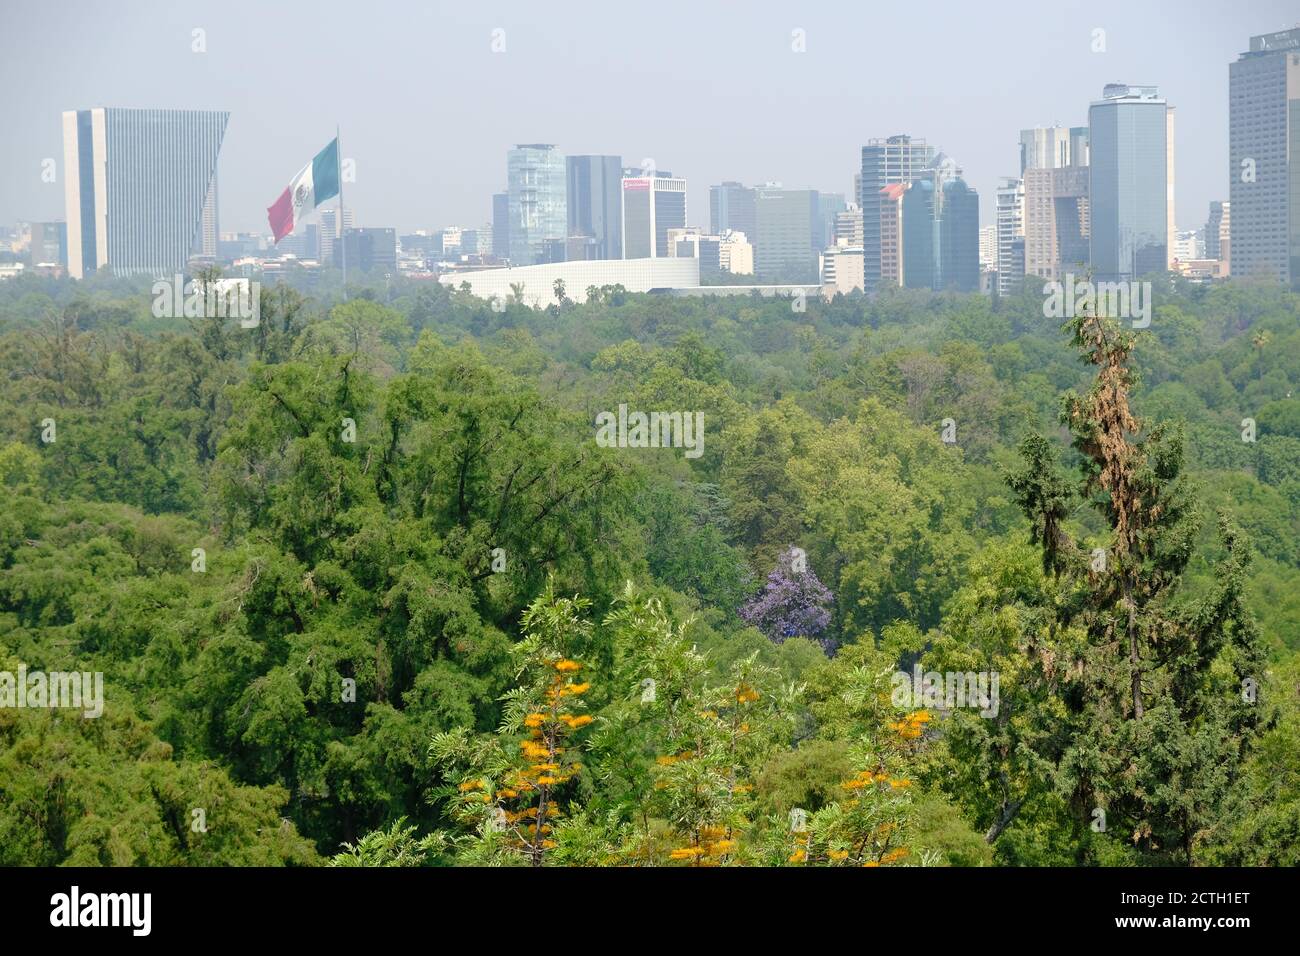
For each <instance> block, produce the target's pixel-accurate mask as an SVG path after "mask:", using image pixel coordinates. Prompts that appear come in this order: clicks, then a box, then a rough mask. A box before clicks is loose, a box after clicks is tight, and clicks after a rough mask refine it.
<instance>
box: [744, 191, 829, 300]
mask: <svg viewBox="0 0 1300 956" xmlns="http://www.w3.org/2000/svg"><path fill="white" fill-rule="evenodd" d="M755 209H756V214H757V220H758V240H757V242H755V243H754V270H755V272H757V273H758V274H759V275H761V276H763V277H764V278H766V279H769V280H773V281H780V282H816V281H817V254H818V253H819V252H820V251H821V249H822V246H823V243H822V226H821V200H820V197H819V195H818V193H817V190H815V189H778V188H764V189H759V190H758V197H757V202H756V204H755Z"/></svg>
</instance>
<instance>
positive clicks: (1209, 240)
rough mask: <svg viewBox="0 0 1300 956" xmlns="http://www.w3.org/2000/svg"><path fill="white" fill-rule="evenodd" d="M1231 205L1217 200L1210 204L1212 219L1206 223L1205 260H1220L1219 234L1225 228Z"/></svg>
mask: <svg viewBox="0 0 1300 956" xmlns="http://www.w3.org/2000/svg"><path fill="white" fill-rule="evenodd" d="M1228 208H1231V203H1226V202H1221V201H1219V200H1217V199H1215V200H1211V202H1210V218H1209V219H1207V220H1206V222H1205V258H1207V259H1217V258H1219V252H1220V251H1221V250H1220V246H1219V232H1220V231H1221V230H1222V228H1223V220H1224V215H1225V213H1227V210H1228Z"/></svg>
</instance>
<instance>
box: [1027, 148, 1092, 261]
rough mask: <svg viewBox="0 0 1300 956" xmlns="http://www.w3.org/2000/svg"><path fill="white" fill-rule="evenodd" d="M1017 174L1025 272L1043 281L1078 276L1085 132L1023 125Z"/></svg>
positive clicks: (1083, 240) (1084, 242) (1083, 244)
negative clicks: (1020, 184) (1021, 191)
mask: <svg viewBox="0 0 1300 956" xmlns="http://www.w3.org/2000/svg"><path fill="white" fill-rule="evenodd" d="M1020 176H1021V180H1022V182H1023V185H1024V198H1023V203H1022V216H1023V218H1022V224H1023V228H1022V230H1021V234H1022V235H1023V236H1024V239H1025V244H1024V264H1025V268H1024V274H1025V275H1032V276H1038V277H1039V278H1044V279H1059V278H1061V276H1062V275H1064V274H1065V273H1068V272H1072V271H1073V272H1078V273H1080V274H1082V273H1083V272H1085V271H1086V270H1087V267H1088V261H1089V255H1090V249H1089V225H1090V218H1089V208H1088V181H1089V172H1088V130H1087V129H1086V128H1084V127H1071V128H1068V129H1067V128H1065V127H1061V126H1052V127H1038V128H1036V129H1022V130H1021V131H1020Z"/></svg>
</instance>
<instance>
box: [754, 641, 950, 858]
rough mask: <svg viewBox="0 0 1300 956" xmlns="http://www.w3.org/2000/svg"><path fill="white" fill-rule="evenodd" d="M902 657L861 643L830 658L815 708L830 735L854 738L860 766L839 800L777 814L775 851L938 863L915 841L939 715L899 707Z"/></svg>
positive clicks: (852, 748)
mask: <svg viewBox="0 0 1300 956" xmlns="http://www.w3.org/2000/svg"><path fill="white" fill-rule="evenodd" d="M895 660H897V648H892V647H891V648H881V649H878V648H875V647H873V646H871V645H855V646H851V647H848V648H845V650H844V651H843V652H842V653H841V655H840V657H839V658H838V659H837V660H835V661H831V662H828V664H827V665H825V667H824V669H823V672H822V674H821V675H820V681H819V683H820V685H821V686H820V687H819V688H818V690H819V691H820V700H817V701H815V702H814V703H813V706H812V710H813V713H814V715H815V716H816V718H817V719H818V721H819V723H820V724H821V731H822V733H823V734H825V735H826V736H829V737H836V738H839V739H842V740H843V741H845V742H846V744H847V748H848V754H849V758H850V765H851V766H852V767H854V768H855V772H854V773H853V775H852V776H850V777H849V778H848V779H845V780H843V781H841V783H840V790H841V791H842V793H841V795H840V796H839V798H838V799H836V800H833V801H832V802H830V803H828V804H827V805H826V806H824V807H821V808H820V809H818V810H816V811H815V812H812V813H808V814H805V815H801V816H800V818H799V819H798V820H797V821H796V820H795V819H794V816H795V814H794V813H792V814H791V819H790V820H789V821H788V822H787V821H786V820H777V821H773V822H774V823H775V824H776V825H778V826H780V827H781V828H782V831H783V835H782V837H781V839H780V840H778V841H776V842H775V844H774V845H772V846H771V847H770V853H771V856H772V857H774V856H776V854H777V853H780V854H781V855H782V856H783V858H784V862H786V863H789V864H795V865H823V866H827V865H829V866H868V867H873V866H889V865H891V864H892V865H907V864H925V865H928V864H930V863H932V862H934V861H933V860H932V859H931V855H930V854H928V853H922V852H919V851H916V850H914V849H913V848H912V847H911V846H910V845H909V840H910V838H911V835H912V834H911V831H912V821H913V817H914V807H913V799H914V797H913V791H914V789H915V786H916V784H915V781H914V776H915V773H916V771H917V770H918V768H919V762H920V760H921V756H922V753H923V751H924V749H925V746H926V730H927V728H928V727H929V726H930V725H931V723H932V722H933V720H934V715H933V714H932V713H931V712H929V711H926V710H922V709H912V708H910V707H898V706H895V704H894V703H893V701H892V699H891V678H892V675H893V673H894V665H893V661H895ZM770 858H771V857H769V859H770ZM772 862H776V861H775V860H772Z"/></svg>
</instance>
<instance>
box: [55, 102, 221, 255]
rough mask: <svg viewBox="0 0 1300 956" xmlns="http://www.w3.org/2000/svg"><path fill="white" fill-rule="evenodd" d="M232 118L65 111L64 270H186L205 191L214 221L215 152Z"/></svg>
mask: <svg viewBox="0 0 1300 956" xmlns="http://www.w3.org/2000/svg"><path fill="white" fill-rule="evenodd" d="M229 118H230V114H229V113H228V112H224V111H222V112H217V111H208V110H148V109H116V108H108V109H105V108H98V109H88V110H67V111H65V112H64V114H63V168H64V176H63V183H64V187H63V188H64V207H65V216H66V218H67V223H68V274H69V275H71V276H73V277H74V278H78V279H79V278H82V277H83V276H85V275H87V274H88V273H91V272H94V271H95V270H96V269H100V268H107V269H109V270H111V271H112V272H113V273H114V274H115V275H135V274H141V273H143V274H148V275H154V276H164V275H171V274H174V273H177V272H180V271H181V270H183V269H184V268H185V265H186V263H187V262H188V260H189V257H190V255H191V253H193V252H194V251H195V250H196V248H199V247H201V245H202V242H203V238H204V236H203V230H202V224H203V219H204V207H205V205H206V204H207V202H208V200H209V196H210V195H211V197H212V203H213V218H214V220H215V203H216V192H215V187H214V182H215V179H216V175H217V156H218V154H219V153H220V151H221V141H222V138H223V137H224V136H225V132H226V122H227V121H228V120H229ZM212 231H213V235H214V236H215V221H214V224H213V230H212ZM214 253H215V250H214Z"/></svg>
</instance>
